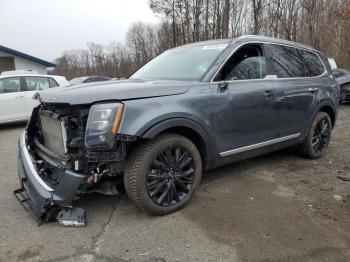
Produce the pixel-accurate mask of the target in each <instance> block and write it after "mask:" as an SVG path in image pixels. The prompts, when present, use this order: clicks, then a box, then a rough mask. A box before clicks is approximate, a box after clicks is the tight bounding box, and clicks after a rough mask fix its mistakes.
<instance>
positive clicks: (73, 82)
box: [69, 76, 89, 85]
mask: <svg viewBox="0 0 350 262" xmlns="http://www.w3.org/2000/svg"><path fill="white" fill-rule="evenodd" d="M88 78H89V77H87V76H81V77H76V78H73V79H72V80H70V81H69V83H71V84H72V85H76V84H80V83H83V82H84V81H85V80H86V79H88Z"/></svg>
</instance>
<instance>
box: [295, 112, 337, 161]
mask: <svg viewBox="0 0 350 262" xmlns="http://www.w3.org/2000/svg"><path fill="white" fill-rule="evenodd" d="M331 134H332V121H331V118H330V117H329V115H328V114H327V113H325V112H318V113H317V115H316V117H315V119H314V121H313V122H312V125H311V127H310V129H309V133H308V136H307V138H306V140H305V142H304V143H303V144H302V145H301V147H300V153H301V154H302V156H304V157H306V158H311V159H317V158H320V157H322V156H323V155H324V153H325V152H326V150H327V148H328V145H329V142H330V140H331Z"/></svg>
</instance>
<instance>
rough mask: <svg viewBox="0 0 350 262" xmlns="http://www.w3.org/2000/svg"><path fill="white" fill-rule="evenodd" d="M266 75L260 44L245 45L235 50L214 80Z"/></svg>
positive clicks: (251, 78) (255, 77) (253, 77)
mask: <svg viewBox="0 0 350 262" xmlns="http://www.w3.org/2000/svg"><path fill="white" fill-rule="evenodd" d="M264 77H266V62H265V56H264V53H263V50H262V48H261V46H260V45H246V46H243V47H241V48H240V49H239V50H238V51H236V52H235V53H234V54H233V56H231V57H230V59H229V60H228V61H227V62H226V64H225V66H224V67H223V68H222V69H221V70H220V72H219V73H218V74H217V76H216V77H215V79H214V81H233V80H256V79H263V78H264Z"/></svg>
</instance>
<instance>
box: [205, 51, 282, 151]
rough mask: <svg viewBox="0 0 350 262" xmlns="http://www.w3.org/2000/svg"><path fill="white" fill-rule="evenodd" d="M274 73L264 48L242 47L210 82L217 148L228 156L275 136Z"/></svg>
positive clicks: (251, 147)
mask: <svg viewBox="0 0 350 262" xmlns="http://www.w3.org/2000/svg"><path fill="white" fill-rule="evenodd" d="M273 79H274V77H273V76H270V75H267V69H266V63H265V56H264V48H263V46H262V45H260V44H247V45H244V46H242V47H240V48H239V49H238V50H237V51H236V52H235V53H234V54H233V55H232V56H231V58H230V59H229V60H228V61H227V62H226V64H225V65H224V66H223V67H222V69H221V70H220V71H219V73H218V74H217V75H216V76H215V78H214V80H213V81H212V83H211V88H212V89H213V92H214V99H213V100H214V101H215V102H214V103H215V108H216V111H215V112H214V124H215V125H214V126H215V139H216V141H215V142H216V152H217V154H219V155H220V156H221V157H226V156H230V155H234V154H237V153H241V152H244V151H248V150H251V149H254V148H255V147H259V145H260V143H264V142H266V141H270V140H272V139H274V138H275V136H274V132H273V126H272V119H273V114H274V111H273V101H274V97H275V86H274V80H273Z"/></svg>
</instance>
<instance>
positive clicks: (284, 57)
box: [267, 44, 305, 78]
mask: <svg viewBox="0 0 350 262" xmlns="http://www.w3.org/2000/svg"><path fill="white" fill-rule="evenodd" d="M267 46H268V49H269V61H270V65H271V69H272V70H273V72H274V74H276V75H277V77H278V78H290V77H304V76H305V71H304V64H303V60H302V58H301V55H300V54H299V52H298V50H297V49H296V48H293V47H288V46H281V45H273V44H269V45H267Z"/></svg>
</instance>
